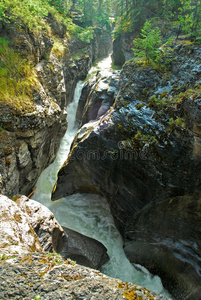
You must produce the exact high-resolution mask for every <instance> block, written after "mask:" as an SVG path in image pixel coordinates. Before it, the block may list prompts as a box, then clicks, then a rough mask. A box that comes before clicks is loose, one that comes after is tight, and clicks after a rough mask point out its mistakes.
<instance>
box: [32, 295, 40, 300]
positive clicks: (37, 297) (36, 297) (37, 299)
mask: <svg viewBox="0 0 201 300" xmlns="http://www.w3.org/2000/svg"><path fill="white" fill-rule="evenodd" d="M31 300H41V297H40V296H39V295H37V296H35V297H34V298H33V299H31Z"/></svg>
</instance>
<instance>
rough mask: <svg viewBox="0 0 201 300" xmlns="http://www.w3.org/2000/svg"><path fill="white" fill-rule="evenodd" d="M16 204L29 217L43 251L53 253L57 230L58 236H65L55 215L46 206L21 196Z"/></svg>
mask: <svg viewBox="0 0 201 300" xmlns="http://www.w3.org/2000/svg"><path fill="white" fill-rule="evenodd" d="M16 204H17V205H18V207H19V209H21V211H22V212H23V213H25V214H26V215H27V218H28V221H29V224H30V225H31V226H32V228H33V229H34V231H35V233H36V234H37V236H38V238H39V241H40V244H41V246H42V249H43V251H48V252H53V251H56V249H55V248H54V244H55V241H54V237H55V234H53V232H55V230H57V233H58V235H60V236H61V237H62V236H64V235H65V234H64V230H63V228H62V227H61V225H60V224H59V223H58V222H57V220H56V219H55V217H54V214H53V213H52V212H51V211H50V210H49V209H48V208H47V207H45V206H44V205H42V204H40V203H39V202H37V201H34V200H31V199H29V198H27V197H26V196H21V197H19V198H18V199H17V200H16Z"/></svg>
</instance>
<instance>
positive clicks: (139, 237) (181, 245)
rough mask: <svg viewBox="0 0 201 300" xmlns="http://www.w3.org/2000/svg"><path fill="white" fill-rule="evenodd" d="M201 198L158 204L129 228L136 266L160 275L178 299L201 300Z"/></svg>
mask: <svg viewBox="0 0 201 300" xmlns="http://www.w3.org/2000/svg"><path fill="white" fill-rule="evenodd" d="M200 204H201V197H200V195H199V194H195V195H194V196H181V197H176V198H171V199H167V200H165V201H163V202H162V203H159V204H154V205H152V206H150V207H147V208H145V209H144V210H143V211H142V212H140V213H139V214H138V215H137V216H136V217H135V218H134V219H133V220H132V222H131V223H130V224H129V225H128V227H127V229H126V231H127V241H126V243H125V248H124V250H125V252H126V255H127V257H128V259H129V260H130V261H131V262H133V263H138V264H141V265H146V267H147V268H148V269H149V270H150V271H151V272H152V273H154V274H156V273H157V274H158V275H159V276H160V277H161V279H162V281H163V284H164V287H165V288H166V289H168V290H169V291H170V293H171V294H172V295H173V296H174V297H175V299H181V300H182V299H199V298H200V292H201V287H200V282H201V264H200V262H201V243H200V234H201V233H200V228H201V210H200Z"/></svg>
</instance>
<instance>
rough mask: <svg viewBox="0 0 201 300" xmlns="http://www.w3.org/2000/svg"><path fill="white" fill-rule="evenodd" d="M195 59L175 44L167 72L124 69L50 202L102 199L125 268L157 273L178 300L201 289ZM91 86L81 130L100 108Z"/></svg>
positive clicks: (200, 101) (199, 105) (131, 65)
mask: <svg viewBox="0 0 201 300" xmlns="http://www.w3.org/2000/svg"><path fill="white" fill-rule="evenodd" d="M200 54H201V52H200V47H199V46H196V45H191V44H190V45H188V44H187V43H186V45H185V41H183V42H180V41H178V42H177V43H176V44H175V45H174V51H173V52H172V53H171V61H172V63H170V61H168V60H167V61H166V60H164V65H166V67H167V69H165V68H164V69H161V70H160V69H158V70H157V69H156V68H153V67H151V66H143V64H140V63H135V62H133V61H129V62H127V63H126V64H125V65H124V67H123V70H122V72H121V74H120V80H119V87H118V93H117V97H116V99H115V103H114V105H113V106H112V107H111V108H110V109H109V110H108V111H107V113H105V114H104V115H103V116H101V117H100V118H99V119H96V117H95V118H93V117H92V120H91V121H90V122H89V123H86V124H85V125H83V127H81V128H80V130H79V131H78V133H77V135H76V137H75V140H74V143H73V146H72V149H71V152H70V155H69V158H68V160H67V161H66V162H65V164H64V165H63V167H62V168H61V170H60V172H59V174H58V181H57V185H56V189H55V191H54V193H53V196H52V199H53V200H56V199H58V198H60V197H64V196H66V195H70V194H72V193H76V192H80V191H88V192H100V193H101V194H103V195H104V196H105V197H106V198H107V200H108V202H109V204H110V208H111V213H112V215H113V217H114V219H115V222H116V225H117V227H118V228H119V230H120V232H121V233H122V236H123V237H124V240H125V252H126V254H127V255H128V258H129V259H130V261H132V262H133V263H140V264H142V265H143V266H145V267H147V268H148V269H149V270H150V271H151V272H153V273H154V274H159V276H161V278H162V281H163V284H164V286H165V287H166V288H167V289H168V290H169V291H170V293H171V294H172V295H173V296H174V297H175V299H199V295H200V291H201V290H200V286H201V285H200V280H201V273H200V259H201V253H200V232H199V227H200V221H201V219H200V212H199V210H200V209H199V207H200V186H201V156H200V153H201V151H200V150H201V149H200V142H201V137H200V127H201V98H200V96H201V94H200V74H201V69H200V66H201V64H200V63H201V61H200V57H201V56H200ZM102 82H103V83H104V82H105V79H104V76H103V81H102ZM94 84H95V86H96V84H97V78H96V79H95V81H94ZM91 87H92V89H91V91H90V92H88V95H89V96H88V98H87V97H86V98H85V105H84V101H83V97H81V99H80V101H81V103H80V106H81V107H82V108H83V119H82V122H81V123H82V124H83V123H85V122H88V121H89V118H88V119H86V117H85V116H86V113H85V112H86V111H88V112H89V111H90V110H91V111H93V108H94V110H95V109H96V100H94V102H93V101H92V100H93V99H96V96H94V94H93V91H94V90H95V89H94V85H93V84H91ZM86 88H87V87H86ZM107 89H108V88H105V90H107ZM83 91H84V90H83ZM83 93H84V92H83ZM98 93H99V91H98V89H97V95H98ZM85 94H87V93H85ZM91 94H93V97H91ZM97 97H98V96H97ZM99 101H100V103H102V99H101V97H100V99H99ZM93 103H94V106H93ZM100 103H99V104H100ZM79 115H81V114H80V113H79ZM89 115H90V114H88V117H89ZM94 119H96V120H94Z"/></svg>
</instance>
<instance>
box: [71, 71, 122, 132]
mask: <svg viewBox="0 0 201 300" xmlns="http://www.w3.org/2000/svg"><path fill="white" fill-rule="evenodd" d="M118 83H119V72H118V71H112V70H110V71H106V72H105V73H104V71H103V72H102V71H101V70H100V71H98V72H97V74H96V76H92V78H90V79H89V80H88V81H87V82H86V84H85V85H84V87H83V89H82V94H81V97H80V100H79V103H78V109H77V114H76V121H77V124H78V125H79V127H80V126H82V125H84V124H85V123H88V122H89V121H93V120H97V119H98V118H99V117H100V116H102V115H104V114H105V113H106V112H107V111H108V110H109V108H110V107H111V106H112V105H113V103H114V101H115V98H116V95H117V88H118Z"/></svg>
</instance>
